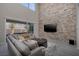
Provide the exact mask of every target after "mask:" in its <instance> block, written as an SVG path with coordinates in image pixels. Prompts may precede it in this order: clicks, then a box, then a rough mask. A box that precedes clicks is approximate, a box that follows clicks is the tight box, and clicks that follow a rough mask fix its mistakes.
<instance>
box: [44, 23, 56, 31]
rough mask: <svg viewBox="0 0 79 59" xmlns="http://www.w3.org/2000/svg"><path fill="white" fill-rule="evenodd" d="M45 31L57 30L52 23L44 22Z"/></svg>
mask: <svg viewBox="0 0 79 59" xmlns="http://www.w3.org/2000/svg"><path fill="white" fill-rule="evenodd" d="M44 31H45V32H57V25H53V24H46V25H44Z"/></svg>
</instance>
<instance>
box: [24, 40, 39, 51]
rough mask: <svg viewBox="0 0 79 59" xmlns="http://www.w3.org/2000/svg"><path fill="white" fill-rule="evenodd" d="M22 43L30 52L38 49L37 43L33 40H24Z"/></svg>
mask: <svg viewBox="0 0 79 59" xmlns="http://www.w3.org/2000/svg"><path fill="white" fill-rule="evenodd" d="M23 43H24V44H26V45H27V46H28V47H29V48H30V49H31V50H33V49H35V48H37V47H38V43H37V41H35V40H25V41H23Z"/></svg>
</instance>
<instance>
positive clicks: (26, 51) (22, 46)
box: [9, 35, 31, 56]
mask: <svg viewBox="0 0 79 59" xmlns="http://www.w3.org/2000/svg"><path fill="white" fill-rule="evenodd" d="M9 38H10V40H11V41H12V43H13V44H14V45H15V47H16V48H17V49H18V50H19V52H20V53H21V54H22V55H24V56H25V55H26V56H27V55H29V54H30V53H31V51H30V49H29V48H28V46H26V45H25V44H24V43H22V42H20V41H19V40H16V39H15V38H13V37H12V36H11V35H10V36H9Z"/></svg>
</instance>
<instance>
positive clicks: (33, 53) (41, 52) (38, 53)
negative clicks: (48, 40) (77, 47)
mask: <svg viewBox="0 0 79 59" xmlns="http://www.w3.org/2000/svg"><path fill="white" fill-rule="evenodd" d="M30 55H31V56H44V55H45V47H42V46H41V47H38V48H36V49H34V50H32V51H31V54H30Z"/></svg>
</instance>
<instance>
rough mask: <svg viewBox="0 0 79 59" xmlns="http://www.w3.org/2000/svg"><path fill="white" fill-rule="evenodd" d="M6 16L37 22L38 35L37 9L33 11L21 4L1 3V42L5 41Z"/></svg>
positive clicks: (36, 31) (36, 33)
mask: <svg viewBox="0 0 79 59" xmlns="http://www.w3.org/2000/svg"><path fill="white" fill-rule="evenodd" d="M6 18H8V19H12V20H22V21H27V22H32V23H34V24H35V27H34V29H35V31H34V33H35V35H36V36H38V29H37V27H38V19H37V11H36V12H33V11H32V10H29V9H27V8H25V7H23V6H22V5H21V4H16V3H15V4H14V3H12V4H11V3H10V4H8V3H7V4H0V44H1V43H2V44H3V42H5V39H6V38H5V20H6Z"/></svg>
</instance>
